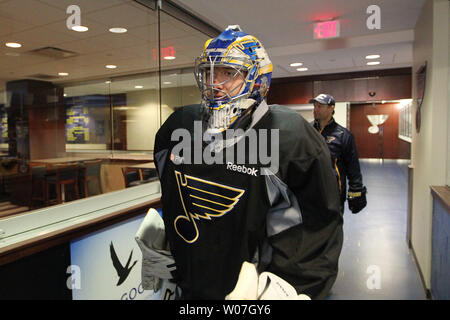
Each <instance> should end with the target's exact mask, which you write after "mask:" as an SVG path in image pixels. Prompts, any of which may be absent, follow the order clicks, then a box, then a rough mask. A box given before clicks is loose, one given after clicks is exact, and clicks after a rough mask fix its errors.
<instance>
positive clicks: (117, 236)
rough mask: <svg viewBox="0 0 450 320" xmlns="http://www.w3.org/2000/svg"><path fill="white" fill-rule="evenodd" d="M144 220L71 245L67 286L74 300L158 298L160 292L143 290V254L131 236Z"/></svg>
mask: <svg viewBox="0 0 450 320" xmlns="http://www.w3.org/2000/svg"><path fill="white" fill-rule="evenodd" d="M143 219H144V215H142V216H139V217H136V218H132V219H129V220H126V221H124V222H121V223H119V224H116V225H113V226H111V227H108V228H105V229H103V230H100V231H97V232H94V233H92V234H90V235H88V236H85V237H82V238H80V239H77V240H75V241H72V242H71V244H70V251H71V264H72V265H71V266H70V269H68V273H69V274H71V276H68V280H67V283H68V285H70V289H72V298H73V299H74V300H157V299H159V298H160V292H161V291H163V290H161V291H160V292H157V293H156V294H155V293H154V292H153V291H152V290H143V288H142V283H141V264H142V254H141V251H140V249H139V247H138V245H137V243H136V241H135V239H134V236H135V234H136V231H137V230H138V229H139V226H140V224H141V222H142V220H143ZM163 289H164V288H163ZM170 294H171V293H169V295H170ZM165 295H167V293H165ZM172 298H173V297H172Z"/></svg>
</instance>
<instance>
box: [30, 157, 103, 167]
mask: <svg viewBox="0 0 450 320" xmlns="http://www.w3.org/2000/svg"><path fill="white" fill-rule="evenodd" d="M98 159H99V158H97V157H61V158H51V159H35V160H31V161H30V164H32V165H35V164H45V165H46V166H47V168H48V169H51V168H52V167H53V165H55V164H65V163H67V164H70V163H76V162H82V161H93V160H98Z"/></svg>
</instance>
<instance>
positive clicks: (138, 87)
mask: <svg viewBox="0 0 450 320" xmlns="http://www.w3.org/2000/svg"><path fill="white" fill-rule="evenodd" d="M134 87H135V88H136V89H142V88H143V87H144V86H134Z"/></svg>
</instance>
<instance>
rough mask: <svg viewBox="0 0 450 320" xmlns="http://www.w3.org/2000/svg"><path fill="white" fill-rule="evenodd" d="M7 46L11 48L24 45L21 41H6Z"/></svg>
mask: <svg viewBox="0 0 450 320" xmlns="http://www.w3.org/2000/svg"><path fill="white" fill-rule="evenodd" d="M5 46H7V47H9V48H20V47H22V45H21V44H20V43H17V42H7V43H5Z"/></svg>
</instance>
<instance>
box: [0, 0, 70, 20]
mask: <svg viewBox="0 0 450 320" xmlns="http://www.w3.org/2000/svg"><path fill="white" fill-rule="evenodd" d="M0 16H4V17H9V18H11V19H14V20H18V21H22V22H24V23H27V24H32V25H36V26H38V25H44V24H48V23H51V22H54V21H58V20H61V19H65V17H66V12H65V10H62V9H59V8H55V7H53V6H50V5H48V4H46V3H43V2H39V1H37V0H14V1H7V2H3V3H0Z"/></svg>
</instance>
